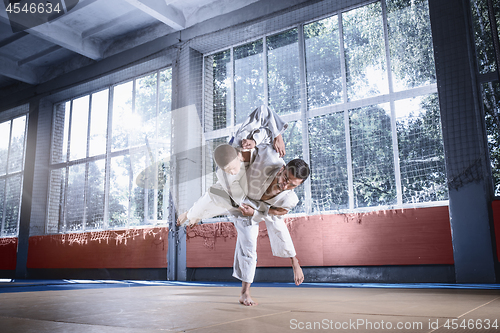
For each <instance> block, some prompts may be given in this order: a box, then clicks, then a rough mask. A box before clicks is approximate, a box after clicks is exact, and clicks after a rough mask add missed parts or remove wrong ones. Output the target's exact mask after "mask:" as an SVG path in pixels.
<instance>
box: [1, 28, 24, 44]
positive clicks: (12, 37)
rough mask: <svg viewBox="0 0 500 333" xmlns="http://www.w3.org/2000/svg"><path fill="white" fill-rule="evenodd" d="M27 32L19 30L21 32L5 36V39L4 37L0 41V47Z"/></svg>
mask: <svg viewBox="0 0 500 333" xmlns="http://www.w3.org/2000/svg"><path fill="white" fill-rule="evenodd" d="M27 34H28V33H26V32H24V31H21V32H18V33H15V34H13V35H12V36H10V37H9V38H6V39H4V40H3V41H1V42H0V48H2V47H4V46H7V45H9V44H11V43H14V42H15V41H16V40H19V39H21V38H23V37H24V36H26V35H27Z"/></svg>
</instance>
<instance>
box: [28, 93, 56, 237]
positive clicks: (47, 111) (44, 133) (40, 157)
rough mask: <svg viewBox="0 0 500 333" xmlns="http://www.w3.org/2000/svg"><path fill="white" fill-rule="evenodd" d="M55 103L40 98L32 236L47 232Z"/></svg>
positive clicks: (31, 225) (31, 219) (31, 222)
mask: <svg viewBox="0 0 500 333" xmlns="http://www.w3.org/2000/svg"><path fill="white" fill-rule="evenodd" d="M52 114H53V104H52V103H51V102H49V101H47V100H43V99H42V100H40V103H39V109H38V125H37V139H36V153H35V161H34V163H35V171H34V175H33V194H32V204H31V218H30V236H40V235H45V234H47V233H48V232H47V229H48V228H47V221H46V220H47V204H48V195H47V193H49V192H48V189H49V177H50V171H49V163H50V148H51V147H50V143H51V131H52Z"/></svg>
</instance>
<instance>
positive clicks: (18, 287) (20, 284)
mask: <svg viewBox="0 0 500 333" xmlns="http://www.w3.org/2000/svg"><path fill="white" fill-rule="evenodd" d="M144 286H188V287H240V286H241V283H239V282H204V281H194V282H184V281H135V280H10V279H0V293H16V292H32V291H46V290H75V289H98V288H131V287H144ZM252 286H253V287H273V288H288V287H294V288H297V287H296V286H295V285H294V284H293V283H265V282H256V283H253V284H252ZM299 288H387V289H476V290H500V284H446V283H394V284H387V283H309V282H306V283H303V284H301V285H300V287H299Z"/></svg>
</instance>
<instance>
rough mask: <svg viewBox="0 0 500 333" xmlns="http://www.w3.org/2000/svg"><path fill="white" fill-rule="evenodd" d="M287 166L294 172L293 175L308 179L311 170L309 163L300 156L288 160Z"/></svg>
mask: <svg viewBox="0 0 500 333" xmlns="http://www.w3.org/2000/svg"><path fill="white" fill-rule="evenodd" d="M286 168H287V170H290V171H291V172H292V175H293V176H294V177H295V178H300V179H302V181H304V180H306V179H307V177H309V174H310V172H311V170H310V169H309V165H307V163H306V162H305V161H304V160H302V159H300V158H296V159H293V160H291V161H290V162H288V163H287V165H286Z"/></svg>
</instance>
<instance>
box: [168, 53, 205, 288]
mask: <svg viewBox="0 0 500 333" xmlns="http://www.w3.org/2000/svg"><path fill="white" fill-rule="evenodd" d="M202 64H203V55H202V54H201V53H199V52H198V51H196V50H194V49H192V48H190V47H189V46H186V45H185V46H183V47H181V48H180V50H179V52H178V56H177V59H176V61H175V62H174V63H173V65H172V141H171V142H172V155H173V158H172V163H173V165H172V167H173V168H172V170H173V171H172V173H173V174H172V178H173V186H172V192H173V197H174V200H173V202H174V206H175V209H176V211H177V216H178V215H179V214H181V213H183V212H184V211H186V210H187V209H188V208H189V207H191V205H192V204H193V203H194V202H195V201H196V199H198V198H199V197H200V196H201V188H202V183H201V181H202V178H201V176H202V139H201V135H202V132H201V119H202V118H201V112H202V103H201V101H202V73H203V71H202ZM168 246H169V248H168V270H167V278H168V279H169V280H180V281H185V280H186V278H187V277H186V233H185V230H184V229H183V228H177V227H171V228H170V231H169V242H168Z"/></svg>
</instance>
